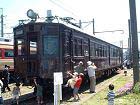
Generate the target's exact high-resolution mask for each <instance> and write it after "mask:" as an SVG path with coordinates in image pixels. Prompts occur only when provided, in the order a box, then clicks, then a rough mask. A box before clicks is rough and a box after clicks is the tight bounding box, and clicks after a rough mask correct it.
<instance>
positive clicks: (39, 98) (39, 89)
mask: <svg viewBox="0 0 140 105" xmlns="http://www.w3.org/2000/svg"><path fill="white" fill-rule="evenodd" d="M36 89H37V90H36V96H37V104H38V105H40V104H43V87H42V85H41V81H40V80H38V81H37V82H36Z"/></svg>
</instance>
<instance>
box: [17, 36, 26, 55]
mask: <svg viewBox="0 0 140 105" xmlns="http://www.w3.org/2000/svg"><path fill="white" fill-rule="evenodd" d="M17 48H18V55H24V54H25V44H24V40H23V39H18V40H17Z"/></svg>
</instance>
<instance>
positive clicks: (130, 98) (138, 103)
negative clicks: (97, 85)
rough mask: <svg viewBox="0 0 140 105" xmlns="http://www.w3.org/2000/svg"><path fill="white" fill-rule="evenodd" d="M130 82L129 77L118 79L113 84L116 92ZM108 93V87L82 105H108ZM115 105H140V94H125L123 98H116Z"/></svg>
mask: <svg viewBox="0 0 140 105" xmlns="http://www.w3.org/2000/svg"><path fill="white" fill-rule="evenodd" d="M129 80H130V77H129V76H121V77H120V78H118V79H117V80H116V81H115V82H113V84H114V86H115V88H114V92H116V91H117V90H118V89H119V88H121V87H123V86H124V85H125V84H126V83H128V81H129ZM107 93H108V87H107V88H105V89H104V90H102V91H100V92H98V93H96V94H95V95H94V96H93V97H91V98H90V99H89V100H87V101H86V102H84V103H82V104H81V105H107V104H108V101H107ZM115 94H116V93H115ZM116 95H117V94H116ZM115 105H140V93H139V94H135V93H129V94H128V95H126V94H124V95H122V96H118V97H116V98H115Z"/></svg>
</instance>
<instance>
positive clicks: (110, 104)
mask: <svg viewBox="0 0 140 105" xmlns="http://www.w3.org/2000/svg"><path fill="white" fill-rule="evenodd" d="M113 90H114V85H113V84H110V85H109V92H108V94H107V97H108V105H114V98H115V93H114V92H113Z"/></svg>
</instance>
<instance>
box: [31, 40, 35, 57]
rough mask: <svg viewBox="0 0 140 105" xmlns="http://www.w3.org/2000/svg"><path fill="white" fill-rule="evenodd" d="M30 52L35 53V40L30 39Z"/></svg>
mask: <svg viewBox="0 0 140 105" xmlns="http://www.w3.org/2000/svg"><path fill="white" fill-rule="evenodd" d="M30 54H31V55H32V54H37V42H32V41H30Z"/></svg>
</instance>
